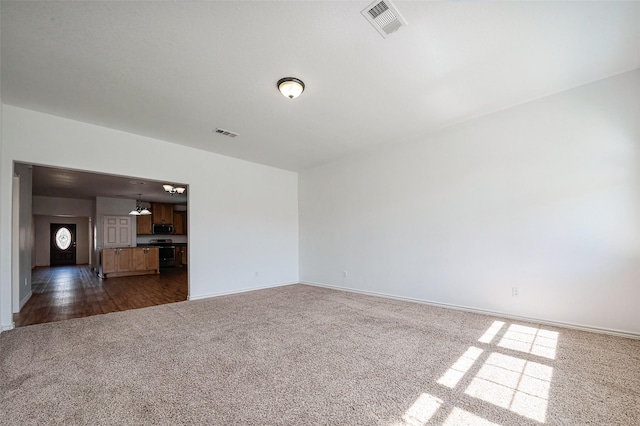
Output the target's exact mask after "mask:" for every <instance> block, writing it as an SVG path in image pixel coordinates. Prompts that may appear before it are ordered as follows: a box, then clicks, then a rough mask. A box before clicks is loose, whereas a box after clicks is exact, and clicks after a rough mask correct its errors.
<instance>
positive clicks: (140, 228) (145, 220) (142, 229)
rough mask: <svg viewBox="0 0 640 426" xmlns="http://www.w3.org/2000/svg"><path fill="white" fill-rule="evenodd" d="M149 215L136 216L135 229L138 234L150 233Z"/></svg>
mask: <svg viewBox="0 0 640 426" xmlns="http://www.w3.org/2000/svg"><path fill="white" fill-rule="evenodd" d="M151 224H152V222H151V215H145V216H136V229H137V232H136V233H137V234H138V235H151V234H152V227H151Z"/></svg>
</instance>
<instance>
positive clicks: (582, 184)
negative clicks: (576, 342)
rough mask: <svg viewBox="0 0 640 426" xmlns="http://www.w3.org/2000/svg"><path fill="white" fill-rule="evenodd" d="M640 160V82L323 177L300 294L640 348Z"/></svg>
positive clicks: (305, 181) (639, 76) (307, 210)
mask: <svg viewBox="0 0 640 426" xmlns="http://www.w3.org/2000/svg"><path fill="white" fill-rule="evenodd" d="M639 154H640V70H636V71H633V72H629V73H625V74H622V75H619V76H616V77H612V78H609V79H606V80H602V81H600V82H596V83H593V84H590V85H587V86H583V87H580V88H576V89H573V90H569V91H566V92H563V93H560V94H557V95H553V96H550V97H547V98H543V99H540V100H538V101H535V102H531V103H528V104H525V105H521V106H518V107H514V108H510V109H508V110H504V111H502V112H499V113H495V114H491V115H488V116H484V117H481V118H478V119H475V120H472V121H469V122H466V123H463V124H459V125H456V126H453V127H451V128H449V129H446V130H443V131H441V132H439V133H437V134H433V135H430V136H427V137H424V138H423V139H421V140H419V141H415V143H411V144H405V145H402V146H395V147H390V148H388V149H380V150H378V151H377V152H374V153H369V154H367V155H360V156H356V157H352V158H350V159H344V160H342V161H338V162H335V163H332V164H329V165H325V166H322V167H318V168H315V169H312V170H308V171H306V172H303V173H301V174H300V180H299V187H300V188H299V208H300V277H301V280H302V281H304V282H315V283H320V284H325V285H333V286H340V287H345V288H351V289H356V290H362V291H370V292H377V293H384V294H389V295H395V296H400V297H408V298H414V299H419V300H423V301H432V302H438V303H445V304H452V305H458V306H463V307H470V308H475V309H482V310H489V311H494V312H500V313H506V314H510V315H517V316H524V317H529V318H537V319H542V320H547V321H555V322H563V323H572V324H576V325H584V326H589V327H597V328H604V329H611V330H619V331H623V332H630V333H636V334H640V308H639V307H638V303H639V301H640V285H638V283H640V157H639ZM343 271H347V278H344V277H343ZM512 287H518V288H519V293H520V294H519V296H518V297H512Z"/></svg>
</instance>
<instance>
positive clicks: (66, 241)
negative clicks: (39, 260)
mask: <svg viewBox="0 0 640 426" xmlns="http://www.w3.org/2000/svg"><path fill="white" fill-rule="evenodd" d="M56 245H57V246H58V248H59V249H60V250H66V249H68V248H69V246H70V245H71V232H69V230H68V229H67V228H60V229H58V232H56Z"/></svg>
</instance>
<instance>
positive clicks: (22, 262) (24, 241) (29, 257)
mask: <svg viewBox="0 0 640 426" xmlns="http://www.w3.org/2000/svg"><path fill="white" fill-rule="evenodd" d="M14 173H15V175H16V176H19V178H20V189H19V194H20V196H19V199H20V201H19V204H20V214H19V217H18V247H19V248H18V252H19V258H20V259H19V263H18V264H19V273H18V276H19V278H18V283H19V299H18V300H19V301H20V306H24V304H25V303H26V302H27V301H28V300H29V298H30V297H31V269H32V267H33V266H34V259H33V254H34V250H33V248H34V245H33V242H34V226H33V214H32V201H31V192H32V183H33V173H32V169H31V167H29V166H27V165H25V164H16V165H15V168H14Z"/></svg>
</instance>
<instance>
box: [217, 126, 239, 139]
mask: <svg viewBox="0 0 640 426" xmlns="http://www.w3.org/2000/svg"><path fill="white" fill-rule="evenodd" d="M215 132H216V133H220V134H221V135H224V136H229V137H232V138H235V137H236V136H238V134H237V133H235V132H232V131H230V130H225V129H221V128H219V127H218V128H217V129H216V130H215Z"/></svg>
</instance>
